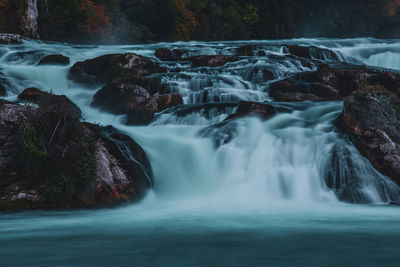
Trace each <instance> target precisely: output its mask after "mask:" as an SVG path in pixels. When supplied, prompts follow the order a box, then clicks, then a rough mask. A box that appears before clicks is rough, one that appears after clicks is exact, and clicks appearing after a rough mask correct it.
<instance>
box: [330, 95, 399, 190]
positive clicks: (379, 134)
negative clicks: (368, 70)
mask: <svg viewBox="0 0 400 267" xmlns="http://www.w3.org/2000/svg"><path fill="white" fill-rule="evenodd" d="M337 126H338V127H339V128H340V129H341V130H343V131H344V132H345V133H348V134H349V135H350V137H351V138H352V139H353V140H354V143H355V145H356V146H357V148H358V149H359V151H360V152H361V153H362V154H363V155H364V156H365V157H366V158H368V159H369V160H370V161H371V163H372V164H373V166H374V167H375V168H376V169H377V170H379V171H380V172H381V173H383V174H385V175H387V176H389V177H390V178H392V180H393V181H395V182H396V183H397V184H399V185H400V99H399V97H398V96H397V95H396V94H394V93H392V92H390V91H387V90H384V89H382V88H375V89H371V88H370V89H369V90H364V91H356V92H353V93H352V94H351V95H350V96H349V97H348V98H346V99H345V101H344V108H343V112H342V114H341V115H340V117H339V118H338V120H337Z"/></svg>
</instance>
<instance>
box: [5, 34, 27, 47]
mask: <svg viewBox="0 0 400 267" xmlns="http://www.w3.org/2000/svg"><path fill="white" fill-rule="evenodd" d="M0 44H7V45H10V44H22V37H21V35H19V34H11V33H0Z"/></svg>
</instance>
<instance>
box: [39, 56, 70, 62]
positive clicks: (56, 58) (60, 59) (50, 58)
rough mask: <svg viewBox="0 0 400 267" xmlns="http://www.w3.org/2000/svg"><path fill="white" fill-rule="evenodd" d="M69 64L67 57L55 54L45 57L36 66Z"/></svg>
mask: <svg viewBox="0 0 400 267" xmlns="http://www.w3.org/2000/svg"><path fill="white" fill-rule="evenodd" d="M69 62H70V60H69V57H67V56H64V55H61V54H57V55H48V56H45V57H44V58H42V59H41V60H40V61H39V63H38V65H68V64H69Z"/></svg>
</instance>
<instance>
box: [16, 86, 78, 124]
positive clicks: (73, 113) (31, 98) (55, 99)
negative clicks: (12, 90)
mask: <svg viewBox="0 0 400 267" xmlns="http://www.w3.org/2000/svg"><path fill="white" fill-rule="evenodd" d="M18 99H19V100H23V101H28V102H32V103H35V104H38V105H39V106H41V107H46V108H45V109H44V108H41V109H40V110H41V111H46V112H53V113H54V114H58V113H63V114H65V116H68V117H72V118H75V119H79V118H80V117H81V110H80V109H79V108H78V107H77V106H76V105H75V104H74V103H72V102H71V101H70V100H69V99H68V98H67V97H66V96H65V95H53V94H50V93H46V92H43V91H40V90H39V89H37V88H33V87H32V88H27V89H25V90H24V91H23V92H22V93H21V94H19V95H18Z"/></svg>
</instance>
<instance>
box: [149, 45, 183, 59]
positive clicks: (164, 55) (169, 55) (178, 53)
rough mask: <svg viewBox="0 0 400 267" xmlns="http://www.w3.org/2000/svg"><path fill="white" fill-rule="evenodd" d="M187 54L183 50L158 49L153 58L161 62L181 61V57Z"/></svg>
mask: <svg viewBox="0 0 400 267" xmlns="http://www.w3.org/2000/svg"><path fill="white" fill-rule="evenodd" d="M185 54H187V52H186V51H185V50H182V49H172V50H171V49H169V48H159V49H157V50H156V52H155V56H156V57H157V58H159V59H160V60H163V61H177V60H181V59H182V57H183V55H185Z"/></svg>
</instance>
